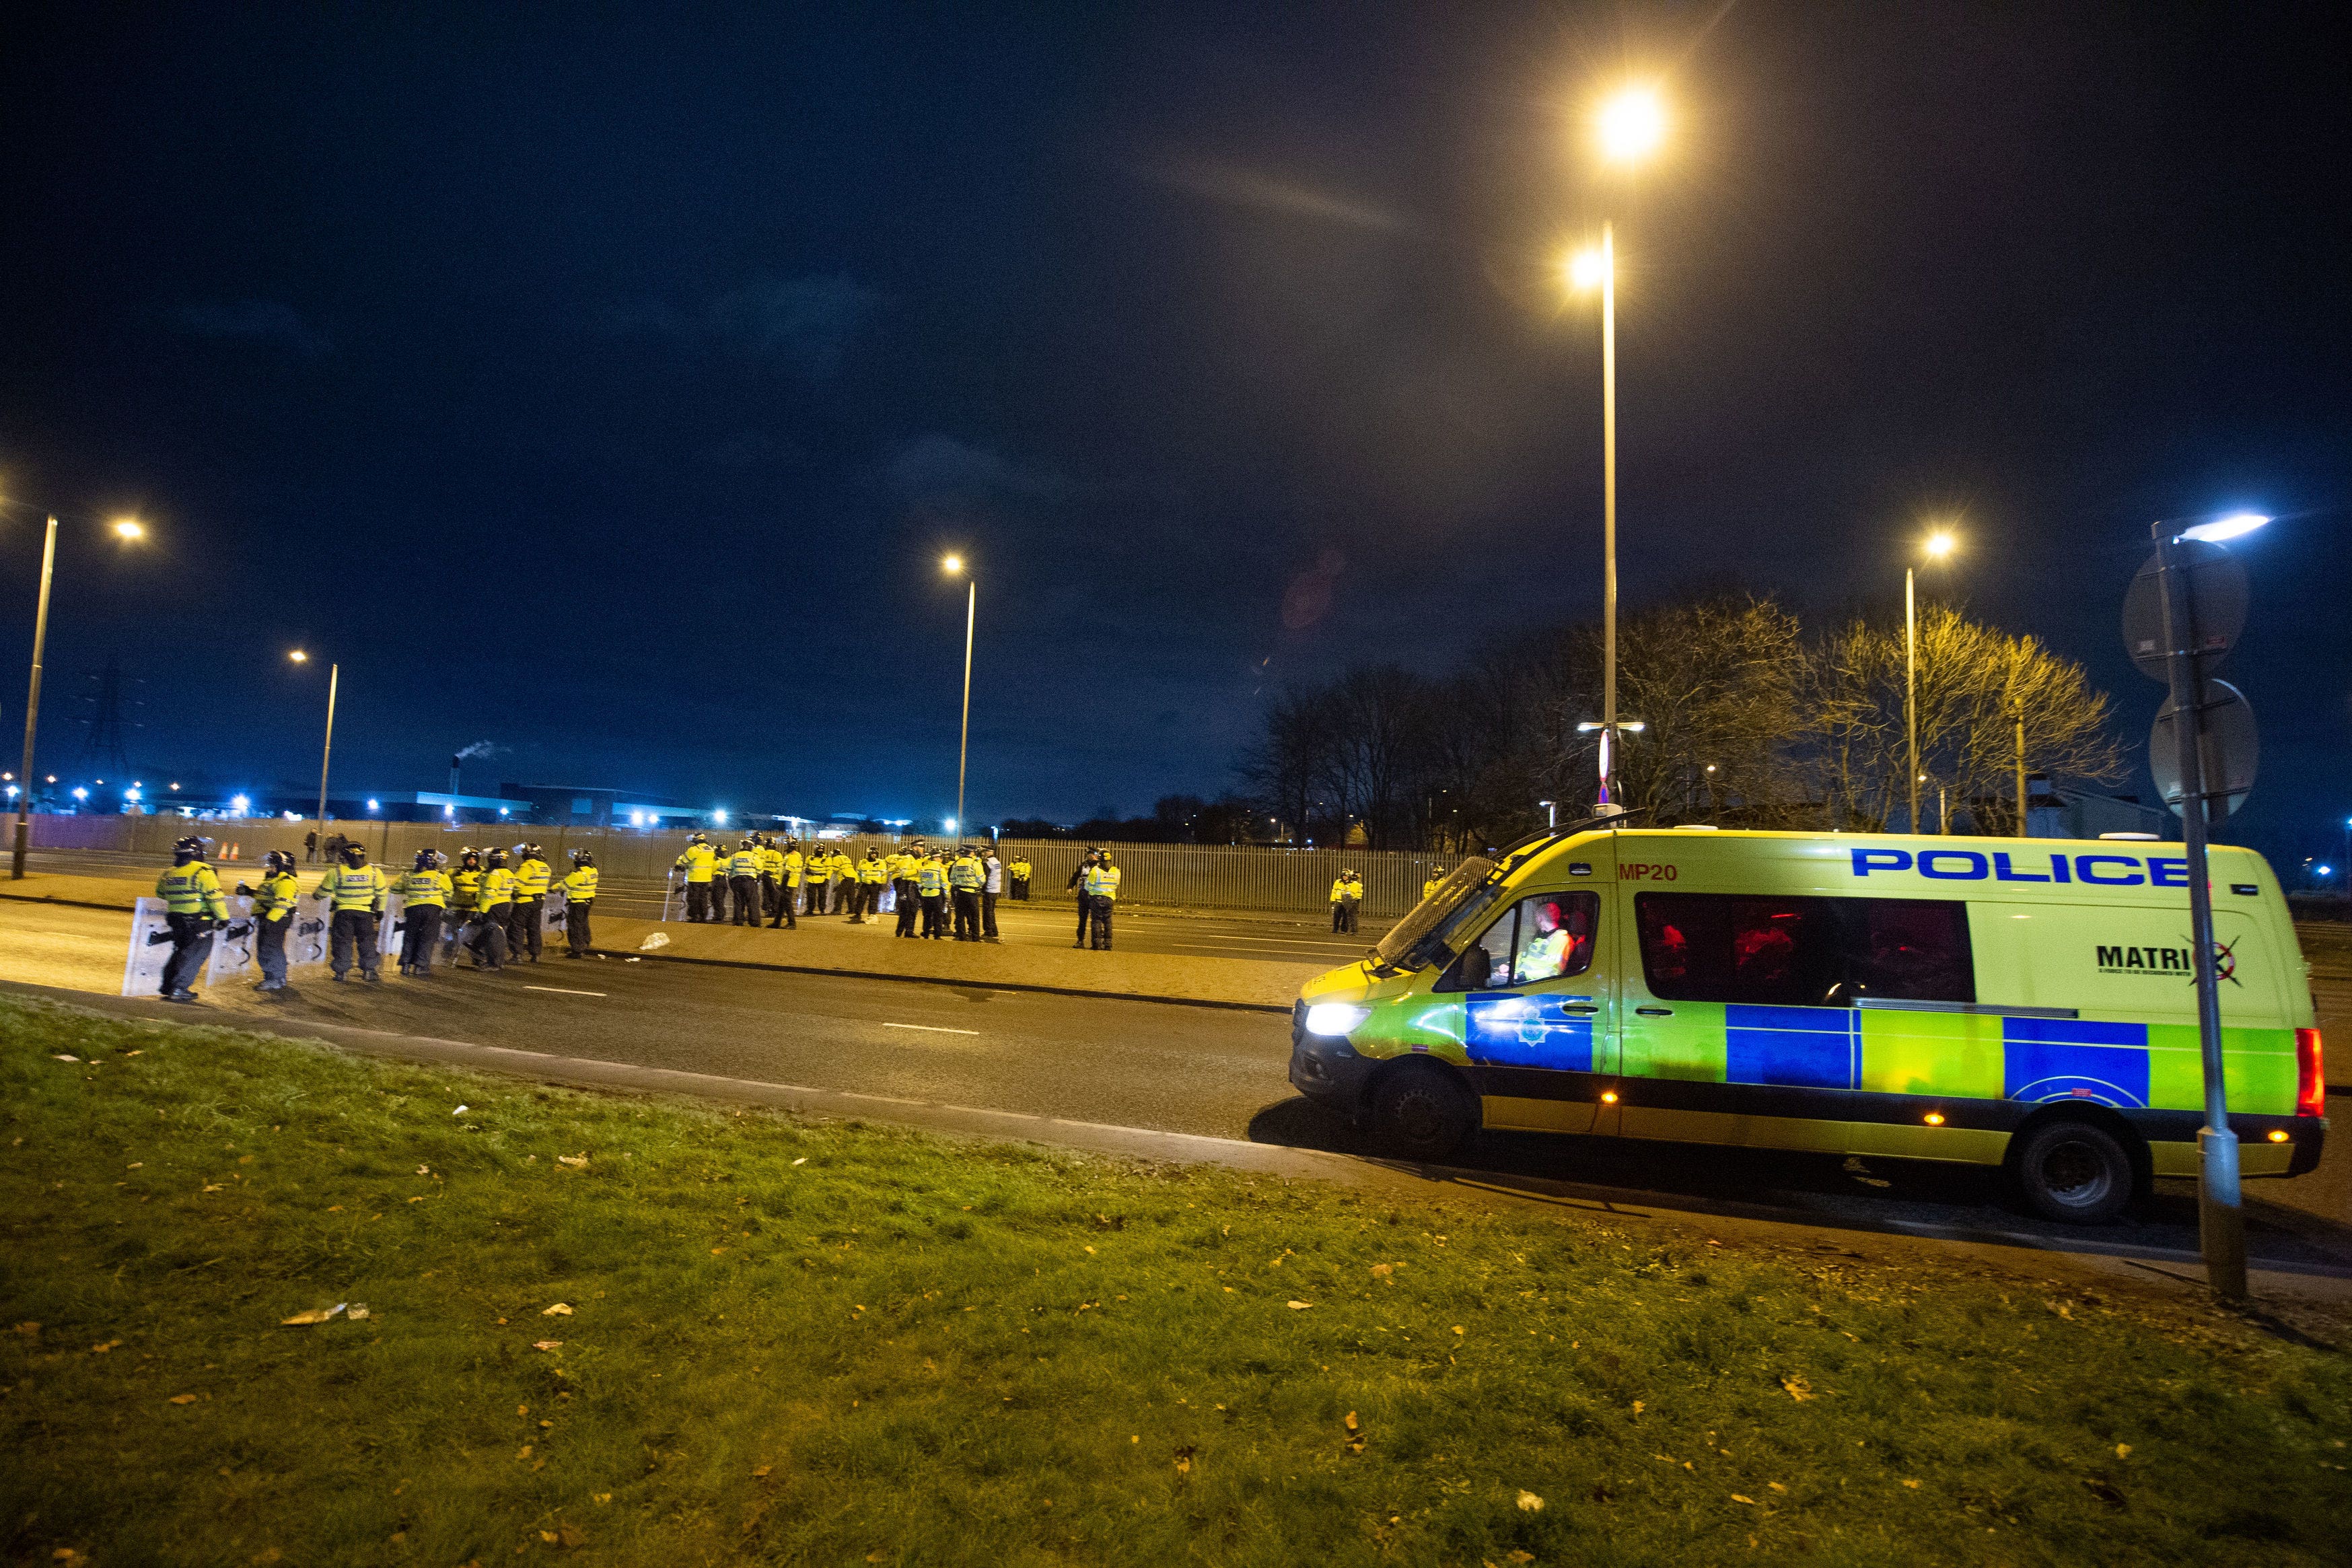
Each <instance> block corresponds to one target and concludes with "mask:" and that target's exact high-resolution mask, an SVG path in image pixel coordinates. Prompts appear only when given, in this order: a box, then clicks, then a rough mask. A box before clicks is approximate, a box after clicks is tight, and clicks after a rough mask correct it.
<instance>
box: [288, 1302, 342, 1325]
mask: <svg viewBox="0 0 2352 1568" xmlns="http://www.w3.org/2000/svg"><path fill="white" fill-rule="evenodd" d="M349 1305H351V1303H350V1302H348V1301H338V1302H336V1303H335V1304H334V1305H333V1306H331V1307H313V1308H311V1309H310V1310H309V1311H307V1312H297V1313H295V1314H294V1315H293V1316H292V1317H290V1318H280V1319H278V1322H279V1324H280V1325H282V1326H285V1327H288V1328H292V1327H297V1326H300V1325H307V1324H310V1323H323V1322H325V1321H327V1320H328V1319H330V1318H331V1317H333V1316H334V1315H335V1314H336V1313H337V1312H340V1311H341V1310H343V1309H344V1308H345V1307H347V1306H349Z"/></svg>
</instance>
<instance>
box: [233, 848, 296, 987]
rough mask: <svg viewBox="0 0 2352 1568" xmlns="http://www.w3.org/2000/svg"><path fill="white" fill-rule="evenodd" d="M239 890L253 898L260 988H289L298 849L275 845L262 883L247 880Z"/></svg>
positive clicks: (269, 855)
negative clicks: (254, 884)
mask: <svg viewBox="0 0 2352 1568" xmlns="http://www.w3.org/2000/svg"><path fill="white" fill-rule="evenodd" d="M236 890H237V892H238V893H239V894H240V895H241V896H244V897H247V898H250V899H252V900H253V960H254V962H255V963H257V964H259V965H260V966H261V984H258V985H257V986H255V987H254V989H255V990H256V991H283V990H285V989H286V933H287V932H288V931H292V930H293V929H294V915H295V909H294V900H296V899H298V898H299V897H300V896H301V884H300V883H299V881H297V880H296V879H295V876H294V852H293V851H292V850H290V849H272V850H271V851H270V852H269V853H268V856H266V857H265V858H264V859H263V862H262V873H261V886H259V887H257V888H248V887H247V886H246V885H245V884H244V883H243V882H239V883H238V884H237V885H236Z"/></svg>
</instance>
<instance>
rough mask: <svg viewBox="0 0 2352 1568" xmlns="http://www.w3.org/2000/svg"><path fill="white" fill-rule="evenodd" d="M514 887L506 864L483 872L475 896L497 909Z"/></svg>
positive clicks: (511, 897) (507, 901) (509, 900)
mask: <svg viewBox="0 0 2352 1568" xmlns="http://www.w3.org/2000/svg"><path fill="white" fill-rule="evenodd" d="M703 880H704V881H706V882H707V881H709V878H708V877H706V878H704V879H703ZM514 889H515V874H514V873H513V872H512V871H509V870H508V869H507V868H505V867H504V866H496V867H492V868H490V869H489V870H487V871H485V872H483V873H482V886H481V890H480V891H479V892H478V893H476V894H475V895H474V896H475V899H476V900H477V902H478V904H479V906H480V907H481V908H483V909H485V910H495V909H497V908H499V906H500V905H502V904H511V903H513V902H514Z"/></svg>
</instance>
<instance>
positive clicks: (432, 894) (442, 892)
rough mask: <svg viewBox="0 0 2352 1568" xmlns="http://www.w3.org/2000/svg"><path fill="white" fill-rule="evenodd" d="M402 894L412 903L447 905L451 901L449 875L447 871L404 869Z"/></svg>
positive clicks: (401, 880) (401, 879)
mask: <svg viewBox="0 0 2352 1568" xmlns="http://www.w3.org/2000/svg"><path fill="white" fill-rule="evenodd" d="M400 896H401V897H402V898H404V899H406V900H408V901H409V903H410V904H412V905H424V904H439V905H445V906H446V904H447V903H448V902H449V875H448V873H447V872H446V871H404V872H402V873H401V877H400Z"/></svg>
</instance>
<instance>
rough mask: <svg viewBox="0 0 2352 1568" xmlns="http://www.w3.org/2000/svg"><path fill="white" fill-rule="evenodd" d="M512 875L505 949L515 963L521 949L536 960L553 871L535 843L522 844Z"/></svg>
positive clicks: (553, 876) (522, 952) (533, 960)
mask: <svg viewBox="0 0 2352 1568" xmlns="http://www.w3.org/2000/svg"><path fill="white" fill-rule="evenodd" d="M514 876H515V897H514V908H513V909H511V910H508V911H507V951H508V952H510V953H512V954H513V955H514V959H515V962H516V963H521V962H522V958H523V954H524V953H525V952H529V953H530V961H531V962H532V963H538V962H539V952H540V943H541V940H542V937H543V932H544V931H545V929H546V925H547V919H546V916H547V889H549V887H550V886H551V885H552V884H553V882H554V880H555V873H554V872H553V871H552V870H551V869H550V868H549V867H548V864H547V857H546V855H545V854H543V853H542V852H541V849H540V847H539V846H538V845H536V844H526V845H524V846H523V847H522V858H521V859H520V860H518V861H517V862H516V863H515V874H514Z"/></svg>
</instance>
